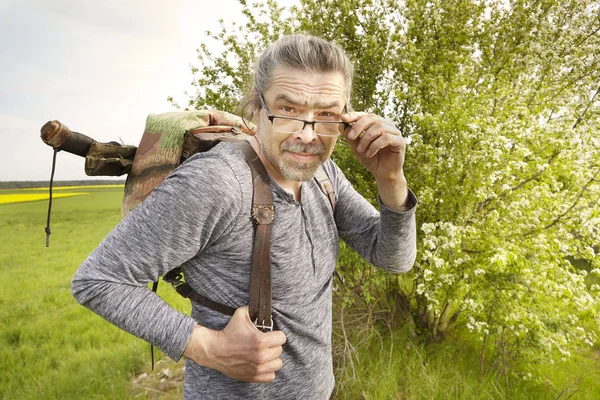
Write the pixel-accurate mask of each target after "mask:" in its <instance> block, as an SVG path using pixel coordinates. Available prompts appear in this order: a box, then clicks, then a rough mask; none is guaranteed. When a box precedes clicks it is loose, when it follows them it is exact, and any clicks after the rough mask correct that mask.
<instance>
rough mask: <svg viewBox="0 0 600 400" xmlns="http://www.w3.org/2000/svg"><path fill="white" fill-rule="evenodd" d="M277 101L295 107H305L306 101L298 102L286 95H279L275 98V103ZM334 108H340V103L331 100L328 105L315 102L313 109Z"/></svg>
mask: <svg viewBox="0 0 600 400" xmlns="http://www.w3.org/2000/svg"><path fill="white" fill-rule="evenodd" d="M278 100H283V101H285V102H286V103H289V104H292V105H296V106H306V105H307V103H306V101H299V100H298V99H297V98H296V99H295V98H293V97H290V96H288V95H287V94H286V93H279V94H278V95H277V96H276V97H275V101H278ZM334 107H341V105H340V102H339V101H337V100H333V101H331V102H329V103H325V102H317V103H316V104H315V108H325V109H327V108H334Z"/></svg>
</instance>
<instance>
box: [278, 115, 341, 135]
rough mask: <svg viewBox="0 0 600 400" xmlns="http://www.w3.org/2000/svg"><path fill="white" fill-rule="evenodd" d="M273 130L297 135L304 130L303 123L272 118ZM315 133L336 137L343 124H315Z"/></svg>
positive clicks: (339, 133)
mask: <svg viewBox="0 0 600 400" xmlns="http://www.w3.org/2000/svg"><path fill="white" fill-rule="evenodd" d="M273 128H274V129H275V130H277V131H280V132H285V133H298V132H300V131H302V129H303V128H304V122H303V121H299V120H295V119H285V118H277V117H275V118H273ZM314 130H315V133H316V134H318V135H327V136H338V135H341V134H342V133H343V132H344V123H342V122H340V123H322V122H315V124H314Z"/></svg>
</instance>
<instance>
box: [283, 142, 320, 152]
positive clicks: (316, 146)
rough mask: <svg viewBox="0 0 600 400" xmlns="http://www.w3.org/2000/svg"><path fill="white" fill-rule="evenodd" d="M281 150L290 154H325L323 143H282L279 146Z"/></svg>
mask: <svg viewBox="0 0 600 400" xmlns="http://www.w3.org/2000/svg"><path fill="white" fill-rule="evenodd" d="M280 149H281V150H285V151H291V152H292V153H305V154H318V155H321V154H325V145H324V144H323V143H301V142H288V141H284V142H282V143H281V146H280Z"/></svg>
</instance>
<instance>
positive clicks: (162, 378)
mask: <svg viewBox="0 0 600 400" xmlns="http://www.w3.org/2000/svg"><path fill="white" fill-rule="evenodd" d="M184 372H185V360H183V359H182V360H181V361H179V362H178V363H176V362H175V361H173V360H171V359H164V360H159V361H157V362H156V365H155V366H154V371H151V370H150V367H148V371H147V372H144V373H142V374H140V375H138V376H137V377H135V378H134V379H133V380H132V381H131V398H134V399H161V400H165V399H168V400H171V399H173V400H174V399H179V400H180V399H182V398H183V374H184Z"/></svg>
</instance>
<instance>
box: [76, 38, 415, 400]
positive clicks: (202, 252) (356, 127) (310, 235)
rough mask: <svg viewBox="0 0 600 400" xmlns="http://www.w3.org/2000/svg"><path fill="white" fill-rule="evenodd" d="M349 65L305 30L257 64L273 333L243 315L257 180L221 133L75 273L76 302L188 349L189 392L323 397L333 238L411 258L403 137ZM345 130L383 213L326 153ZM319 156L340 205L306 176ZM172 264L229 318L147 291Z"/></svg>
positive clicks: (170, 350)
mask: <svg viewBox="0 0 600 400" xmlns="http://www.w3.org/2000/svg"><path fill="white" fill-rule="evenodd" d="M352 74H353V70H352V65H351V63H350V62H349V60H348V58H347V56H346V55H345V54H344V52H343V51H342V50H341V49H340V48H338V47H337V46H335V45H333V44H331V43H329V42H326V41H324V40H322V39H318V38H315V37H311V36H305V35H293V36H287V37H284V38H282V39H280V40H278V41H277V42H276V43H275V44H273V45H272V46H270V47H269V48H268V49H267V50H266V51H265V52H264V53H263V54H262V55H261V57H260V59H259V61H258V63H257V67H256V72H255V80H254V87H253V89H252V92H251V94H250V100H249V103H248V106H249V107H250V110H251V114H252V117H253V120H254V121H255V122H256V125H257V131H256V134H255V136H253V137H252V138H251V139H250V144H251V145H252V147H253V148H254V150H255V151H256V153H257V154H258V155H259V158H260V160H261V162H262V164H263V165H264V166H265V168H266V170H267V172H268V174H269V177H270V179H271V190H272V195H273V202H274V206H275V210H276V217H275V220H274V222H273V225H272V233H271V235H272V236H271V270H272V306H273V321H274V323H275V330H274V331H272V332H266V333H265V332H261V331H260V330H258V329H257V328H256V327H255V326H254V324H253V323H252V321H251V320H250V317H249V315H248V308H247V306H246V304H248V285H249V280H250V268H249V265H250V263H251V257H252V240H253V226H252V221H251V218H250V209H251V201H252V179H251V173H250V170H249V167H248V165H247V164H246V162H245V159H244V156H243V155H242V154H241V152H240V151H239V150H238V149H237V148H236V147H234V146H231V145H229V144H227V143H222V144H220V145H218V146H217V147H215V148H214V149H213V150H211V151H210V152H207V153H200V154H198V155H196V156H194V157H192V158H191V159H189V160H188V161H187V162H186V163H184V164H183V165H182V166H181V167H179V168H178V169H177V170H175V171H174V172H173V173H172V174H171V175H170V176H169V177H168V178H167V179H166V180H165V181H164V182H163V184H161V185H160V186H159V187H158V188H156V189H155V191H154V192H153V194H152V195H151V196H150V197H149V198H148V199H146V201H144V203H143V204H142V205H141V206H140V207H138V208H137V209H136V210H135V211H134V212H132V213H130V214H129V215H128V216H127V217H126V218H125V219H124V220H123V221H122V222H121V223H120V224H119V225H118V226H117V227H116V228H115V229H114V231H113V232H111V233H110V234H109V235H108V236H107V238H106V239H105V240H104V241H103V242H102V244H101V245H100V246H99V247H98V248H97V249H96V250H95V251H94V252H93V253H92V254H91V255H90V257H88V259H86V260H85V261H84V263H83V264H82V266H81V267H80V269H79V271H78V272H77V274H76V276H75V278H74V280H73V293H74V295H75V297H76V298H77V300H78V301H80V302H81V303H82V304H84V305H85V306H86V307H89V308H91V309H92V310H94V311H95V312H97V313H98V314H100V315H102V316H103V317H104V318H106V319H107V320H109V321H111V322H112V323H114V324H116V325H118V326H120V327H121V328H123V329H125V330H127V331H129V332H131V333H133V334H135V335H137V336H139V337H141V338H143V339H145V340H147V341H149V342H151V343H153V344H154V345H156V346H158V347H160V348H161V349H163V350H164V351H165V353H166V354H168V355H169V356H170V357H171V358H173V359H176V360H177V359H179V358H180V357H181V356H182V355H183V356H184V357H186V358H187V364H186V375H185V398H186V399H200V398H207V399H216V398H226V399H233V398H267V399H276V398H277V399H327V398H329V397H330V396H331V393H332V391H333V386H334V378H333V368H332V358H331V287H332V279H333V278H332V272H333V271H334V268H335V264H336V259H337V254H338V240H339V238H341V239H343V240H344V241H345V242H346V243H348V244H349V245H350V246H351V247H352V248H353V249H355V250H356V251H357V252H358V253H359V254H360V255H361V256H362V257H364V258H365V259H366V260H368V261H369V262H371V263H372V264H374V265H376V266H378V267H381V268H384V269H386V270H389V271H391V272H396V273H398V272H403V271H407V270H409V269H410V268H411V267H412V264H413V262H414V259H415V253H416V244H415V240H416V239H415V215H414V212H415V206H416V198H415V197H414V195H413V194H412V193H411V192H410V191H409V190H408V188H407V183H406V179H405V177H404V173H403V163H404V153H405V142H404V139H403V138H402V136H401V135H400V132H399V131H398V129H396V127H395V125H394V124H393V123H392V122H390V121H388V120H386V119H384V118H381V117H379V116H377V115H373V114H367V113H348V112H347V110H349V109H350V108H349V98H350V91H351V84H352V83H351V80H352ZM341 135H343V136H344V137H345V138H346V140H347V141H348V143H349V145H350V148H351V149H352V151H353V152H354V153H355V155H356V157H357V159H358V161H359V162H360V163H361V164H362V165H363V166H365V167H366V168H367V169H368V170H369V171H370V172H371V173H372V174H373V177H374V179H375V181H376V183H377V188H378V191H379V200H380V211H377V210H376V209H374V208H373V207H372V206H371V205H370V204H369V203H368V202H367V201H366V200H365V199H364V198H363V197H362V196H360V195H359V194H358V193H357V192H356V191H354V189H353V188H352V187H351V185H350V184H349V182H348V181H347V180H346V178H345V177H344V175H343V173H342V172H341V170H340V169H339V168H338V167H337V166H336V165H335V164H334V163H333V162H332V161H331V160H330V159H329V156H330V155H331V153H332V151H333V148H334V146H335V143H336V140H337V139H338V137H339V136H341ZM321 165H322V166H323V168H324V170H325V172H326V174H327V175H328V177H329V179H330V180H331V182H332V185H333V187H334V192H335V198H336V207H335V211H334V210H333V209H332V207H331V205H330V204H329V202H328V200H327V197H326V196H325V195H324V193H323V192H322V191H321V190H320V188H319V187H318V185H317V183H316V182H315V180H314V179H311V178H312V177H313V176H314V174H315V172H316V171H317V169H318V168H319V167H320V166H321ZM199 192H201V195H198V193H199ZM179 265H181V266H182V269H183V270H184V271H185V276H186V281H187V282H188V283H190V285H191V286H192V287H193V288H194V290H196V291H197V292H198V293H202V294H204V295H206V296H207V297H209V298H211V299H213V300H215V301H218V302H220V303H223V304H227V305H230V306H232V307H235V308H237V311H236V312H235V314H234V315H233V317H232V318H228V317H226V316H224V315H221V314H219V313H216V312H214V311H212V310H210V309H208V308H205V307H203V306H201V305H199V304H195V303H193V308H192V315H191V317H190V316H185V315H183V314H181V313H179V312H177V311H175V310H174V309H172V308H171V307H170V306H169V305H167V304H166V303H164V302H163V301H162V300H161V299H160V298H159V297H157V296H156V295H155V294H154V293H152V292H150V291H149V290H148V289H147V287H146V284H147V283H148V282H151V281H155V280H156V279H157V278H158V276H161V275H164V274H165V273H166V272H167V271H169V270H170V269H172V268H174V267H177V266H179Z"/></svg>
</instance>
